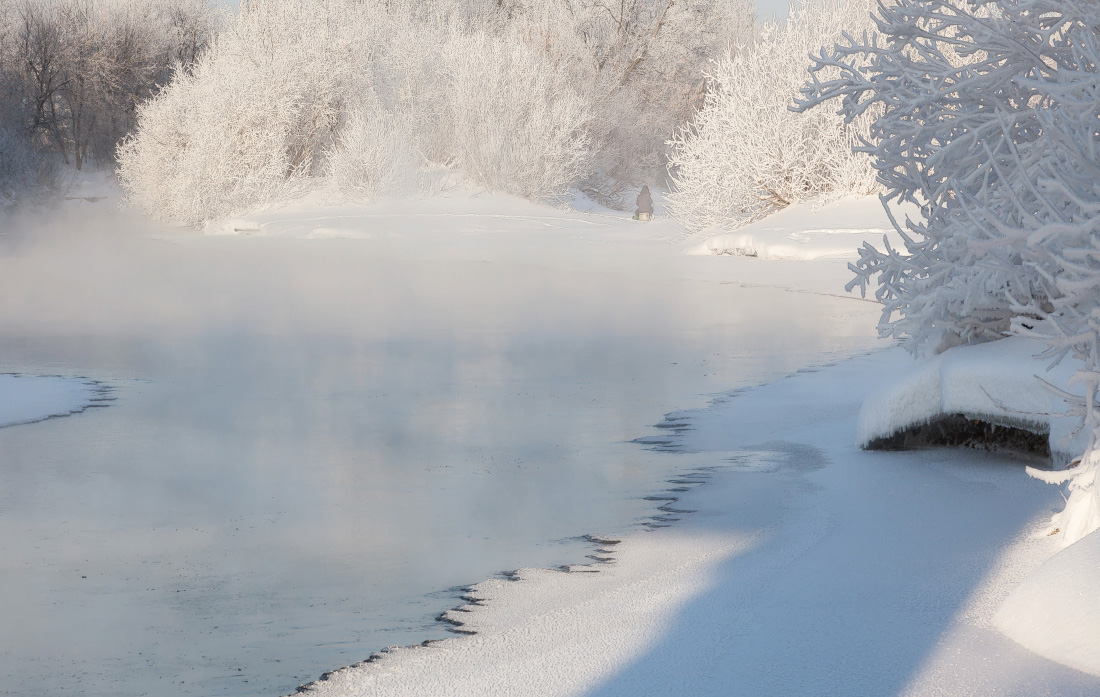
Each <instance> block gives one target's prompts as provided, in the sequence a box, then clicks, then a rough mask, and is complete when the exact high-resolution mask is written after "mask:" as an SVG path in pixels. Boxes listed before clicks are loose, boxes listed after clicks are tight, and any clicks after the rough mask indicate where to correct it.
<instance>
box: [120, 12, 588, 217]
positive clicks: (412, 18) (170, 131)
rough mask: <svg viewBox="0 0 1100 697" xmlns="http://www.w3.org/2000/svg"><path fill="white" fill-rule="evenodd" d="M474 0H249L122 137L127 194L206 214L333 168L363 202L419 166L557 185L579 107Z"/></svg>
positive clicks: (578, 157) (567, 167)
mask: <svg viewBox="0 0 1100 697" xmlns="http://www.w3.org/2000/svg"><path fill="white" fill-rule="evenodd" d="M490 19H491V18H490V15H489V11H488V10H486V9H484V8H479V6H478V5H476V4H475V3H457V2H444V1H443V0H440V2H438V3H433V2H414V1H412V0H409V1H397V0H395V1H394V2H388V3H386V4H385V5H379V4H376V3H364V2H358V1H357V0H312V1H311V0H252V1H251V2H247V3H245V4H244V5H242V7H241V12H240V15H239V16H238V17H237V19H236V21H235V22H234V23H233V24H232V25H231V26H230V27H229V28H228V29H227V30H226V31H225V32H224V33H223V34H222V35H221V36H219V37H218V38H217V40H216V41H214V42H213V44H212V45H211V47H210V49H209V50H208V51H207V52H206V53H205V54H203V55H202V56H200V58H199V60H198V62H197V63H196V64H195V66H194V68H193V69H192V70H190V71H183V72H180V73H178V74H177V75H176V77H175V79H174V80H173V81H172V83H171V84H170V85H169V86H168V87H167V88H166V89H164V90H163V91H162V92H161V93H160V94H159V95H158V96H157V97H155V98H154V99H152V100H150V101H149V102H147V103H146V104H145V105H143V106H142V107H141V109H140V115H139V116H140V119H139V127H138V129H137V130H136V132H135V133H134V134H133V135H132V136H131V137H130V138H128V139H127V140H126V141H125V142H124V143H123V145H122V146H121V147H120V149H119V163H120V167H119V177H120V179H121V181H122V184H123V186H124V188H125V189H126V191H127V192H128V196H129V200H130V201H131V202H132V203H134V204H135V205H137V206H138V207H140V208H143V209H145V210H146V211H148V212H150V213H152V214H154V215H157V216H159V217H162V218H164V219H167V220H174V221H181V222H187V223H192V224H195V223H200V222H203V221H208V220H211V219H215V218H220V217H225V216H227V215H230V214H232V213H234V212H237V211H240V210H244V209H248V208H252V207H256V206H259V205H263V204H265V203H268V202H271V201H275V200H278V199H282V198H286V197H288V196H293V195H295V194H296V193H299V192H302V191H304V190H305V189H306V188H307V187H315V186H320V185H322V182H321V177H323V176H327V177H329V179H330V181H331V182H332V184H334V185H335V187H336V188H337V189H338V190H339V191H341V192H342V193H343V194H344V195H346V196H349V197H354V198H356V199H358V200H368V199H370V198H371V197H373V196H375V195H376V194H379V193H398V192H402V191H407V190H408V189H409V186H410V185H411V184H412V183H414V182H415V178H416V177H415V171H416V170H417V169H418V168H421V167H425V166H431V165H442V166H447V167H452V168H456V169H458V170H459V171H460V172H461V174H463V175H465V176H466V177H467V178H468V179H470V180H471V181H472V182H475V183H477V184H479V185H482V186H485V187H488V188H491V189H497V190H502V191H508V192H512V193H516V194H519V195H523V196H528V197H531V198H545V197H552V196H554V195H556V194H559V193H561V192H562V191H564V190H565V189H567V188H568V187H569V186H570V185H572V184H573V183H574V182H575V181H576V180H577V179H578V178H580V177H583V176H584V175H585V174H586V172H587V170H588V162H589V160H590V153H591V148H590V145H589V143H590V141H589V138H588V135H587V130H586V126H587V123H588V121H589V115H588V112H587V111H586V104H585V102H584V100H583V98H582V97H581V96H579V94H578V92H577V90H576V88H575V86H574V85H573V84H571V82H570V81H569V80H568V79H567V77H566V76H565V75H564V74H563V73H562V72H560V71H558V70H557V69H556V68H555V65H554V64H553V62H552V61H551V60H550V58H549V56H548V55H547V54H546V53H544V52H540V51H537V50H535V49H534V48H533V47H532V46H531V45H529V44H526V43H524V42H522V41H519V40H518V39H517V38H516V37H515V36H514V35H513V34H508V33H505V32H497V34H495V35H491V34H488V33H486V32H484V31H480V30H478V29H476V28H477V27H484V26H489V27H490V28H491V27H492V26H493V22H492V21H490Z"/></svg>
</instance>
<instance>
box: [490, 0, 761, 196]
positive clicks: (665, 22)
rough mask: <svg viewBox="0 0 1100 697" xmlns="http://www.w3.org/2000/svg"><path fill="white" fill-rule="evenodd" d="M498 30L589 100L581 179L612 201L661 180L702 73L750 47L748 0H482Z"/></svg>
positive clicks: (697, 100)
mask: <svg viewBox="0 0 1100 697" xmlns="http://www.w3.org/2000/svg"><path fill="white" fill-rule="evenodd" d="M487 1H488V2H489V4H491V5H492V6H493V14H492V17H493V18H494V21H495V22H496V23H497V24H498V26H499V28H498V29H497V30H496V31H498V32H501V33H510V34H511V35H513V36H515V37H517V38H518V39H519V40H521V41H523V42H524V43H527V44H528V45H530V46H532V47H533V48H535V49H536V50H538V51H540V52H542V53H544V54H546V56H547V57H548V58H549V60H550V62H551V63H552V64H553V65H554V66H556V69H557V70H558V71H560V72H564V73H565V74H566V75H568V76H569V79H570V81H571V82H572V84H573V85H575V86H576V87H577V88H578V89H579V90H581V93H582V96H583V97H584V98H585V99H586V100H587V102H588V104H589V110H590V111H591V113H592V118H591V121H590V124H589V131H590V132H591V134H592V143H593V146H594V150H595V152H594V155H593V163H592V166H593V173H592V176H591V177H590V178H589V179H587V180H586V181H585V182H583V183H582V188H584V189H585V190H586V191H587V192H588V193H589V194H591V195H594V196H595V197H596V198H599V199H601V200H603V201H604V202H605V203H608V204H610V205H618V206H623V205H625V203H626V201H625V200H623V199H622V193H623V191H625V190H627V189H630V190H632V191H633V190H636V188H635V187H634V185H635V184H637V183H642V182H649V183H655V182H663V180H664V179H665V176H666V175H665V167H666V164H667V152H668V148H667V145H666V141H667V140H668V139H669V138H671V137H672V135H673V133H674V132H675V131H676V129H677V128H680V127H681V126H683V125H684V124H685V123H686V122H687V120H688V119H689V118H690V117H691V115H692V114H693V113H694V111H695V110H696V109H697V108H698V106H699V105H700V104H701V101H702V94H703V90H702V86H703V84H702V83H703V70H704V69H705V68H706V66H707V65H708V63H709V61H710V60H712V59H713V58H715V57H717V56H718V55H720V54H721V53H722V52H724V51H725V50H726V49H727V48H728V46H729V44H730V43H731V42H732V43H737V44H742V43H748V42H750V41H751V40H752V38H753V36H754V34H755V31H756V24H755V9H754V7H755V3H754V2H751V1H748V0H625V1H624V2H614V3H605V2H600V1H599V0H487Z"/></svg>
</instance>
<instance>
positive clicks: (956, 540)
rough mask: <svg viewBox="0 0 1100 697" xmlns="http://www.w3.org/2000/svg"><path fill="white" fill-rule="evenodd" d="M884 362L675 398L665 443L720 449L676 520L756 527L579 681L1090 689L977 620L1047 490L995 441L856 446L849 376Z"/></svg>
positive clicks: (707, 532) (1097, 685) (716, 529)
mask: <svg viewBox="0 0 1100 697" xmlns="http://www.w3.org/2000/svg"><path fill="white" fill-rule="evenodd" d="M887 364H888V360H887V359H886V358H883V354H877V355H872V356H869V357H864V358H860V359H856V360H853V361H849V362H848V363H845V364H841V365H840V366H835V367H832V368H830V369H828V370H825V371H822V372H821V373H818V374H806V375H801V376H796V377H795V379H791V380H786V381H781V382H779V383H774V384H772V385H768V386H764V387H762V388H758V389H755V390H748V391H745V392H743V393H741V395H737V396H734V397H732V398H730V399H723V400H718V401H717V402H716V403H715V404H714V405H712V406H711V407H710V408H709V409H705V410H700V411H696V412H682V413H680V414H678V415H677V418H676V421H675V423H676V424H677V425H678V426H679V427H680V428H679V430H680V432H681V433H682V434H683V437H682V438H677V439H675V440H676V441H677V442H675V443H669V444H666V445H665V447H666V448H671V447H676V448H682V449H684V450H693V451H695V452H696V453H705V452H713V454H714V456H715V460H716V461H717V460H724V461H726V462H727V464H728V467H727V468H726V469H725V470H723V471H720V472H718V473H716V474H715V476H714V477H713V478H712V479H711V480H710V481H708V482H707V483H706V484H704V485H703V486H701V487H698V488H697V489H696V490H695V491H692V492H688V493H685V494H684V495H683V498H681V499H680V500H679V501H678V502H677V505H678V506H680V507H682V508H686V509H697V510H699V511H701V515H696V516H687V517H686V518H685V519H684V522H683V524H682V525H683V527H682V528H680V532H682V533H683V532H686V533H688V534H689V535H692V536H694V535H696V534H697V535H698V536H699V537H700V538H707V537H708V536H713V535H723V534H733V535H737V534H741V535H744V534H754V535H762V537H763V539H764V542H763V543H761V544H759V545H756V546H755V547H753V548H752V549H750V550H748V551H746V552H744V553H742V554H739V555H735V556H733V557H731V558H728V559H725V560H723V561H721V562H719V563H718V564H716V566H715V567H714V571H713V574H712V576H711V578H710V579H709V581H710V583H709V588H708V590H707V591H705V592H704V593H702V594H700V595H698V596H696V597H695V598H693V599H692V600H691V601H689V602H687V603H685V604H684V605H683V606H682V607H681V608H680V609H679V610H678V611H677V612H675V614H674V615H672V617H671V619H670V621H669V623H668V625H667V627H666V629H665V630H664V632H663V633H662V634H661V636H660V637H659V638H657V639H656V640H655V642H654V643H653V644H652V645H650V646H648V647H647V648H646V650H645V651H644V652H643V653H641V654H639V655H638V656H637V657H635V658H634V660H632V661H631V662H630V663H629V664H628V665H625V666H624V667H623V668H621V669H620V670H618V671H617V673H616V674H615V675H614V676H613V677H611V678H610V679H608V680H606V681H605V682H603V684H601V685H599V686H598V687H595V688H594V689H591V690H590V691H587V692H586V693H585V694H586V695H589V697H626V696H630V697H638V696H640V695H669V694H695V695H755V696H765V695H783V696H787V695H902V694H905V695H910V694H961V693H972V692H973V691H974V690H975V689H977V690H978V692H977V693H982V694H990V693H993V692H996V693H997V694H1017V695H1034V694H1063V695H1094V694H1097V690H1098V689H1100V680H1097V679H1096V678H1092V677H1089V676H1086V675H1084V674H1081V673H1077V672H1075V671H1072V670H1069V669H1066V668H1063V667H1061V666H1058V665H1055V664H1053V663H1050V662H1048V661H1046V660H1045V659H1042V658H1039V657H1038V656H1035V655H1034V654H1031V653H1030V652H1028V651H1026V650H1025V649H1023V648H1021V647H1019V646H1018V645H1016V644H1015V643H1013V642H1011V641H1009V640H1007V639H1005V638H1004V637H1003V636H1002V635H1000V634H999V633H998V632H996V630H994V629H992V627H991V625H990V623H989V620H990V617H989V616H988V615H989V614H990V613H992V612H993V611H995V609H996V607H997V606H998V605H999V602H1000V601H999V599H998V598H999V597H1003V595H1005V594H1007V593H1008V592H1009V591H1010V590H1011V587H1012V586H1013V585H1014V584H1007V585H1006V584H1005V583H1004V582H1001V581H998V580H997V578H996V576H997V574H998V573H999V568H998V567H999V566H1000V565H1001V564H1003V555H1004V550H1006V549H1007V548H1009V547H1010V546H1011V545H1013V543H1016V542H1018V541H1019V540H1021V539H1022V538H1026V537H1028V536H1031V535H1034V534H1035V529H1036V525H1037V522H1041V521H1044V520H1045V519H1046V516H1047V515H1049V513H1050V512H1051V510H1052V509H1055V508H1058V507H1059V506H1058V504H1059V503H1060V499H1059V497H1058V494H1057V491H1056V490H1055V489H1053V487H1047V486H1044V485H1042V484H1041V483H1040V482H1036V481H1034V480H1031V479H1029V478H1028V477H1027V476H1026V474H1025V473H1024V466H1023V464H1022V463H1020V462H1017V461H1013V460H1010V459H1006V458H1004V457H999V456H997V455H994V454H990V453H984V452H977V451H973V450H959V449H947V448H941V449H928V450H921V451H915V452H869V451H863V450H859V449H858V448H856V447H855V445H854V442H855V439H854V437H852V436H854V433H853V426H854V424H850V423H848V422H850V421H854V414H855V413H856V409H854V407H858V401H859V399H860V394H861V393H862V392H863V385H861V384H859V383H860V382H864V383H865V382H866V380H860V379H859V378H858V377H857V376H866V377H872V376H873V371H875V370H877V369H878V368H881V367H885V366H886V365H887ZM841 385H843V386H845V390H843V391H840V390H839V389H838V388H839V387H840V386H841ZM811 396H816V397H815V398H813V399H811ZM742 397H744V398H742ZM782 432H786V437H788V438H790V439H791V440H788V441H781V440H779V439H776V440H769V441H768V442H766V443H764V444H763V445H759V444H755V445H754V444H753V443H752V441H750V440H749V439H750V438H753V437H759V436H763V437H765V438H771V437H774V436H776V435H778V434H780V433H782ZM735 448H736V450H735ZM753 461H755V462H756V463H758V464H757V466H752V462H753ZM656 534H660V533H656ZM960 637H962V638H960Z"/></svg>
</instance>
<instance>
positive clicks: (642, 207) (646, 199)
mask: <svg viewBox="0 0 1100 697" xmlns="http://www.w3.org/2000/svg"><path fill="white" fill-rule="evenodd" d="M635 203H637V204H638V210H636V211H634V220H650V219H651V218H653V197H652V196H650V195H649V187H648V186H643V187H642V193H640V194H638V199H637V201H635Z"/></svg>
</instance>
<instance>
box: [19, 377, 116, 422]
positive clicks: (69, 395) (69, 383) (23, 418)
mask: <svg viewBox="0 0 1100 697" xmlns="http://www.w3.org/2000/svg"><path fill="white" fill-rule="evenodd" d="M100 393H101V386H100V385H99V384H97V383H95V382H93V381H91V380H87V379H85V378H72V377H61V376H56V375H48V376H38V375H16V374H11V373H6V374H0V428H3V427H5V426H15V425H18V424H27V423H34V422H36V421H43V420H45V419H48V418H50V417H54V416H69V415H70V414H76V413H79V412H82V411H84V409H86V408H87V407H88V405H89V404H91V403H92V402H93V401H94V400H95V399H96V398H97V397H99V396H100Z"/></svg>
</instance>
